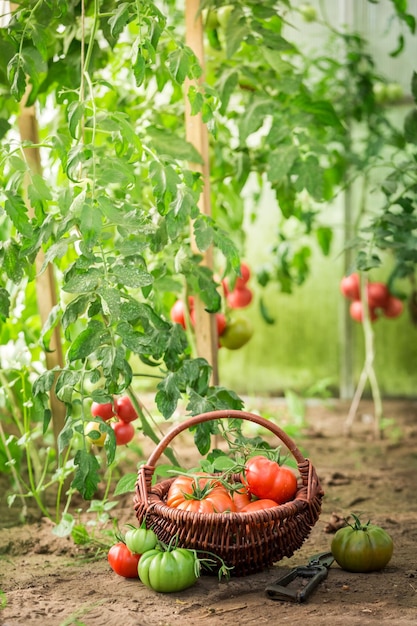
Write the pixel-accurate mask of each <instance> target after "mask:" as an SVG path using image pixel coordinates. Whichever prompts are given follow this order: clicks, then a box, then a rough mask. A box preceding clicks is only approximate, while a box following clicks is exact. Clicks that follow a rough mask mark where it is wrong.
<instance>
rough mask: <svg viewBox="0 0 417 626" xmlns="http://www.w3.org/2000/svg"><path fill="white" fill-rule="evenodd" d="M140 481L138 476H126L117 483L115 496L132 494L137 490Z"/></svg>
mask: <svg viewBox="0 0 417 626" xmlns="http://www.w3.org/2000/svg"><path fill="white" fill-rule="evenodd" d="M137 479H138V475H137V473H136V474H124V476H122V477H121V478H120V480H119V482H118V483H117V485H116V487H115V490H114V494H113V495H114V496H121V495H123V494H124V493H132V492H133V491H134V490H135V486H136V481H137Z"/></svg>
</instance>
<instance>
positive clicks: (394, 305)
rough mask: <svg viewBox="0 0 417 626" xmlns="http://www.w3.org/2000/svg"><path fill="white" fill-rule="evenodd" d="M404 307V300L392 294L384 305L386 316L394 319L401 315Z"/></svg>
mask: <svg viewBox="0 0 417 626" xmlns="http://www.w3.org/2000/svg"><path fill="white" fill-rule="evenodd" d="M403 309H404V304H403V301H402V300H400V299H399V298H396V297H395V296H390V297H389V298H388V300H387V303H386V305H385V306H384V315H385V317H389V318H391V319H393V318H394V317H398V316H399V315H401V313H402V312H403Z"/></svg>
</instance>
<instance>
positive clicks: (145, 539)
mask: <svg viewBox="0 0 417 626" xmlns="http://www.w3.org/2000/svg"><path fill="white" fill-rule="evenodd" d="M125 542H126V545H127V547H128V548H129V550H130V551H131V552H133V553H134V554H143V553H144V552H147V551H148V550H152V549H153V548H155V546H156V544H157V543H158V537H157V536H156V534H155V533H154V531H153V530H152V529H150V528H146V526H144V525H142V526H141V527H140V528H134V527H131V528H130V529H129V530H128V531H126V533H125Z"/></svg>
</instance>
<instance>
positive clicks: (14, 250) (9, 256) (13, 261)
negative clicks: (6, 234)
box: [3, 239, 26, 284]
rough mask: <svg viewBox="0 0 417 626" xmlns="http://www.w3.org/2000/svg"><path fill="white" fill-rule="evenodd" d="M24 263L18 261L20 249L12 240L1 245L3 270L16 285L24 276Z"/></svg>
mask: <svg viewBox="0 0 417 626" xmlns="http://www.w3.org/2000/svg"><path fill="white" fill-rule="evenodd" d="M25 266H26V262H25V260H23V262H22V261H21V259H20V248H19V246H18V245H17V244H16V242H15V241H13V239H11V240H10V241H6V243H4V244H3V270H4V271H5V272H6V274H7V276H8V278H10V280H11V281H13V282H14V283H16V284H18V283H20V281H21V280H22V278H23V276H24V274H25Z"/></svg>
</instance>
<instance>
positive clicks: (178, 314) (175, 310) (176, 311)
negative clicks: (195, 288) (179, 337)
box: [170, 296, 194, 328]
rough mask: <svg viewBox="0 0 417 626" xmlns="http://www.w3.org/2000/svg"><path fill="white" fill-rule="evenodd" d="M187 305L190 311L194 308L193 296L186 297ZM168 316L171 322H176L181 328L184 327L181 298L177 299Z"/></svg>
mask: <svg viewBox="0 0 417 626" xmlns="http://www.w3.org/2000/svg"><path fill="white" fill-rule="evenodd" d="M188 307H189V309H190V311H192V310H193V308H194V298H193V296H189V298H188ZM170 317H171V319H172V321H173V322H175V323H176V324H180V325H181V326H182V327H183V328H185V326H186V324H185V312H184V302H183V301H182V300H177V301H176V302H175V304H174V305H173V307H172V308H171V311H170Z"/></svg>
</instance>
